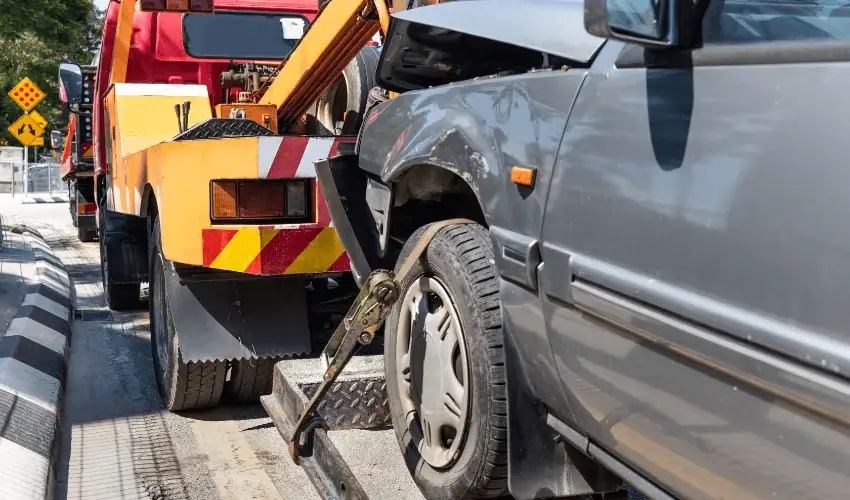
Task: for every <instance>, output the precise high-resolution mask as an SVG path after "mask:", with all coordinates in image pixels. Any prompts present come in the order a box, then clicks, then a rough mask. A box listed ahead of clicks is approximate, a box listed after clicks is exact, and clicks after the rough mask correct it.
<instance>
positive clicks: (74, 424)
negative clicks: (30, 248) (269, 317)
mask: <svg viewBox="0 0 850 500" xmlns="http://www.w3.org/2000/svg"><path fill="white" fill-rule="evenodd" d="M0 213H2V215H3V222H4V224H10V223H12V222H13V221H18V222H24V221H25V222H27V223H28V224H30V225H32V226H34V227H36V228H37V229H39V230H40V231H42V234H43V235H44V236H45V238H46V239H47V241H48V243H50V245H51V246H52V247H53V248H54V250H55V252H56V255H57V256H58V257H59V258H60V259H62V261H63V262H64V263H65V264H66V266H68V272H69V273H70V274H71V277H72V278H73V280H74V284H75V291H76V295H77V303H76V306H77V308H78V309H79V310H80V311H82V318H81V319H77V320H76V321H75V322H74V324H73V327H72V330H73V335H72V338H71V357H70V360H69V365H68V374H67V383H66V394H65V402H64V407H63V415H62V436H61V440H62V441H61V449H60V456H59V460H58V462H59V464H58V465H59V467H58V470H57V476H58V477H57V482H58V491H57V498H59V499H65V498H69V499H87V500H88V499H100V498H103V499H110V500H112V499H135V498H139V499H154V500H159V499H216V498H220V499H222V500H228V499H240V500H241V499H249V498H250V499H283V500H290V499H292V500H296V499H297V500H314V499H318V496H317V495H316V493H315V491H314V490H313V488H312V486H311V485H310V483H309V481H308V480H307V478H306V476H305V475H304V473H303V471H301V469H299V468H298V467H296V466H295V465H293V464H292V462H291V461H290V460H289V458H288V457H287V456H286V447H285V444H284V442H283V440H282V439H281V438H280V436H279V435H278V433H277V430H276V429H275V428H274V426H273V425H272V424H271V419H269V418H268V417H267V416H266V414H265V412H264V411H263V409H262V407H261V406H259V405H249V406H241V407H236V406H234V407H221V408H218V409H215V410H210V411H200V412H193V413H184V414H180V415H177V414H173V413H170V412H167V411H165V409H164V407H163V405H162V402H161V400H160V398H159V395H158V393H157V390H156V382H155V379H154V374H153V366H152V363H151V353H150V334H149V330H148V313H147V311H146V310H139V311H137V312H130V313H115V312H110V311H108V310H107V309H106V308H105V307H104V302H103V297H102V289H101V284H100V268H99V260H98V258H99V257H98V246H97V245H98V244H97V243H80V242H79V241H78V240H77V238H76V230H75V229H74V228H73V227H72V226H71V219H70V216H69V214H68V205H67V204H64V203H57V204H32V205H30V204H27V205H22V204H20V203H19V202H18V200H15V199H12V198H11V197H9V196H8V195H0ZM0 319H1V318H0Z"/></svg>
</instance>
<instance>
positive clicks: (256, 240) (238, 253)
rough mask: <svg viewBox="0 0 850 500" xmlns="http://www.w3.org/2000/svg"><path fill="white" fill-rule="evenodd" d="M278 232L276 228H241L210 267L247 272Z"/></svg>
mask: <svg viewBox="0 0 850 500" xmlns="http://www.w3.org/2000/svg"><path fill="white" fill-rule="evenodd" d="M278 232H279V231H278V230H276V229H270V230H266V229H253V228H246V229H240V230H239V231H238V232H237V233H236V235H235V236H233V239H232V240H230V241H229V242H228V243H227V246H225V247H224V250H222V251H221V253H220V254H218V256H217V257H216V258H215V260H214V261H212V264H210V267H213V268H215V269H224V270H226V271H236V272H240V273H241V272H245V269H247V268H248V266H250V265H251V263H252V262H254V259H256V258H257V256H258V255H260V252H262V251H263V249H264V248H266V245H268V244H269V242H270V241H271V240H272V239H274V237H275V235H276V234H277V233H278Z"/></svg>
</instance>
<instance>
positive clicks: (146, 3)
mask: <svg viewBox="0 0 850 500" xmlns="http://www.w3.org/2000/svg"><path fill="white" fill-rule="evenodd" d="M141 2H142V5H141V10H142V12H195V13H201V12H207V13H209V12H213V11H215V5H214V2H213V0H141Z"/></svg>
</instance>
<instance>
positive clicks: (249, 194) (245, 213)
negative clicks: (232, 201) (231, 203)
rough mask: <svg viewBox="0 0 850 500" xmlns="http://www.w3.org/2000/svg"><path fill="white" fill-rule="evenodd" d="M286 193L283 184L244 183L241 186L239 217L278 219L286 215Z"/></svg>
mask: <svg viewBox="0 0 850 500" xmlns="http://www.w3.org/2000/svg"><path fill="white" fill-rule="evenodd" d="M285 199H286V193H285V186H284V185H283V183H282V182H275V183H261V182H242V183H240V184H239V217H240V218H244V219H262V218H270V219H271V218H276V217H283V216H284V215H286V210H285V208H284V204H285V201H284V200H285Z"/></svg>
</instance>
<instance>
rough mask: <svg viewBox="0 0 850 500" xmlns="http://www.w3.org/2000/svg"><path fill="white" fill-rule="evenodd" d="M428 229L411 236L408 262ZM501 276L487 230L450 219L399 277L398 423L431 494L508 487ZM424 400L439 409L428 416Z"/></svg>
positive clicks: (392, 351) (393, 335) (461, 494)
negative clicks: (404, 275)
mask: <svg viewBox="0 0 850 500" xmlns="http://www.w3.org/2000/svg"><path fill="white" fill-rule="evenodd" d="M426 227H427V226H426ZM424 230H425V227H423V228H420V229H418V230H417V231H416V232H414V233H413V236H411V238H410V239H409V240H408V241H407V242H406V243H405V245H404V248H403V250H402V254H401V257H400V258H399V263H401V262H402V261H403V260H404V259H405V257H406V256H407V255H408V254H409V253H410V251H411V250H412V248H413V247H414V246H415V245H416V243H417V242H418V241H419V239H420V238H421V235H422V232H423V231H424ZM397 267H398V266H397ZM396 271H397V272H398V269H396ZM497 276H498V275H497V273H496V269H495V266H494V265H493V252H492V249H491V246H490V236H489V234H488V232H487V230H486V229H485V228H483V227H481V226H478V225H468V224H457V225H452V226H448V227H446V228H444V229H442V230H440V232H439V233H437V235H436V236H435V237H434V239H433V240H432V241H431V243H430V245H429V246H428V249H427V250H426V252H425V253H424V254H423V256H422V258H420V259H419V262H418V263H417V264H416V265H415V266H414V268H413V271H412V272H411V273H410V275H409V277H408V278H407V279H405V280H404V281H403V282H401V283H399V285H400V296H401V297H402V298H401V299H400V300H399V301H398V302H397V303H396V304H395V306H394V307H393V309H392V311H391V312H390V315H389V318H388V319H387V322H386V327H385V330H384V334H385V340H384V360H385V363H386V370H385V371H386V379H387V396H388V399H389V406H390V414H391V416H392V422H393V427H394V429H395V432H396V437H397V438H398V443H399V446H400V447H401V450H402V454H403V455H404V456H405V462H406V463H407V466H408V469H409V470H410V473H411V475H412V476H413V479H414V481H415V482H416V484H417V485H418V486H419V488H420V489H421V490H422V493H423V494H424V496H425V498H428V499H429V500H449V499H451V500H473V499H484V498H496V497H500V496H502V495H503V494H505V492H506V490H507V402H506V399H507V394H506V388H505V379H506V376H505V355H504V350H503V337H502V323H501V321H502V319H501V311H500V300H499V283H498V277H497ZM414 320H415V321H414ZM426 338H428V340H427V341H426ZM423 406H424V407H426V408H425V410H426V412H427V413H428V414H429V415H430V417H429V420H428V421H424V422H423V420H422V417H421V416H422V415H423V413H425V412H423V410H422V408H423ZM408 415H409V416H410V418H408ZM426 436H428V437H429V439H426Z"/></svg>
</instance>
